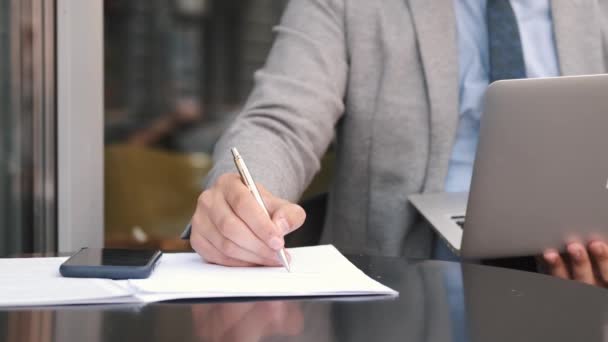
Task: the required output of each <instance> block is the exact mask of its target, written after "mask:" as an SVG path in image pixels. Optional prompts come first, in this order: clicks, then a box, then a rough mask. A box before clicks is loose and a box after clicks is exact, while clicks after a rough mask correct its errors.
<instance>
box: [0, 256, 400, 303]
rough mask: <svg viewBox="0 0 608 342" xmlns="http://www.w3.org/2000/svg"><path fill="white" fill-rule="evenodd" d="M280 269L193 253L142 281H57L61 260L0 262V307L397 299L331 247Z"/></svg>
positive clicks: (164, 263) (168, 261) (171, 259)
mask: <svg viewBox="0 0 608 342" xmlns="http://www.w3.org/2000/svg"><path fill="white" fill-rule="evenodd" d="M289 253H290V254H291V257H292V259H291V260H292V261H291V266H292V272H287V270H285V269H284V268H282V267H224V266H218V265H212V264H208V263H205V262H204V261H202V260H201V258H200V257H199V256H198V255H196V254H195V253H181V254H164V255H163V256H162V258H161V260H160V264H159V265H158V266H157V267H156V270H155V271H154V272H153V273H152V275H151V276H150V278H148V279H138V280H122V281H113V280H104V279H74V278H63V277H61V275H60V274H59V265H60V264H61V263H62V262H63V261H65V260H66V258H32V259H0V306H24V305H62V304H89V303H91V304H97V303H129V302H156V301H163V300H172V299H185V298H219V297H291V296H326V295H328V296H347V295H393V296H394V295H397V294H398V293H397V292H396V291H394V290H392V289H390V288H388V287H386V286H384V285H382V284H380V283H378V282H377V281H375V280H373V279H371V278H369V277H368V276H367V275H365V274H364V273H363V272H362V271H360V270H359V269H358V268H357V267H355V266H354V265H353V264H352V263H350V262H349V261H348V259H346V258H345V257H344V256H343V255H342V254H340V252H338V250H336V249H335V248H334V247H333V246H331V245H327V246H315V247H302V248H293V249H290V250H289Z"/></svg>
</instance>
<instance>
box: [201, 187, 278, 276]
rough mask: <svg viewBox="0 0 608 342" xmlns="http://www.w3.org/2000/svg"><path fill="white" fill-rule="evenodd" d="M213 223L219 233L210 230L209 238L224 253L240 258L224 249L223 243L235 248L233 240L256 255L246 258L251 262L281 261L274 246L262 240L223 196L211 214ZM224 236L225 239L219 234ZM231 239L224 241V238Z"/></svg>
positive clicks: (268, 262) (275, 262)
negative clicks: (269, 245)
mask: <svg viewBox="0 0 608 342" xmlns="http://www.w3.org/2000/svg"><path fill="white" fill-rule="evenodd" d="M211 221H212V225H214V226H215V227H216V228H217V234H216V233H214V232H210V233H209V234H211V235H210V236H209V237H208V238H209V240H210V241H211V242H212V243H213V244H214V246H215V247H217V248H219V249H220V250H221V251H222V252H223V253H224V254H226V255H228V256H230V257H233V258H236V259H238V258H239V255H238V254H236V253H235V254H233V252H236V251H233V252H231V251H230V250H226V249H223V244H226V247H228V248H234V246H232V244H230V242H233V243H234V244H235V245H237V246H238V247H240V248H242V249H244V250H245V251H247V252H249V253H246V254H247V255H254V256H257V258H252V259H244V260H247V261H250V262H257V263H259V264H261V265H276V264H277V262H278V261H279V260H278V259H277V252H276V251H275V250H273V249H272V248H270V247H268V245H266V244H265V243H264V242H262V240H260V239H259V238H258V237H257V236H256V235H255V234H254V233H253V232H252V231H251V230H250V229H249V227H248V226H247V225H246V224H245V222H243V221H242V220H241V219H240V218H239V217H238V216H237V215H236V213H235V212H234V211H233V210H232V208H231V207H230V205H228V203H227V202H226V201H225V200H224V199H223V197H222V198H218V199H217V200H216V205H215V206H214V208H213V210H212V214H211ZM218 234H220V235H221V237H223V239H222V238H221V237H220V236H218ZM225 239H227V240H229V241H223V240H225Z"/></svg>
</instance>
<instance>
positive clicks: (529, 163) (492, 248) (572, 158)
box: [409, 75, 608, 259]
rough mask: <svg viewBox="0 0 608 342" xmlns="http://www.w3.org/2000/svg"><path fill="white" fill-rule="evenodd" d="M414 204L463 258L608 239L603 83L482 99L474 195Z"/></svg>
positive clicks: (581, 80) (551, 85) (549, 85)
mask: <svg viewBox="0 0 608 342" xmlns="http://www.w3.org/2000/svg"><path fill="white" fill-rule="evenodd" d="M409 199H410V201H411V203H412V204H413V205H414V206H415V207H416V208H417V209H418V210H419V211H420V213H422V215H423V216H424V217H425V218H426V219H427V220H428V221H429V222H430V223H431V225H432V226H433V227H434V229H436V231H437V232H438V233H439V235H440V236H441V237H442V238H443V239H444V240H445V242H447V244H448V246H450V247H451V248H452V249H453V251H454V252H455V253H456V254H459V255H461V256H462V257H464V258H471V259H480V258H499V257H510V256H523V255H535V254H539V253H542V251H543V250H545V249H547V248H557V249H562V248H563V247H564V245H565V244H566V243H567V242H571V241H581V242H588V241H590V240H592V239H605V238H606V237H608V75H594V76H575V77H556V78H542V79H523V80H509V81H499V82H495V83H493V84H492V85H491V86H490V87H489V88H488V91H487V94H486V102H485V111H484V114H483V117H482V120H481V128H480V136H479V145H478V148H477V155H476V159H475V165H474V170H473V178H472V184H471V189H470V194H468V195H467V194H449V193H441V194H418V195H413V196H410V198H409Z"/></svg>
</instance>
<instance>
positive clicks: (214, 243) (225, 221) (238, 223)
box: [190, 173, 306, 266]
mask: <svg viewBox="0 0 608 342" xmlns="http://www.w3.org/2000/svg"><path fill="white" fill-rule="evenodd" d="M256 185H257V187H258V189H259V190H260V193H261V195H262V198H263V199H264V203H265V204H266V207H267V209H268V212H269V213H270V215H271V218H272V219H271V218H269V217H268V216H266V213H264V210H263V209H262V208H261V207H260V206H259V204H258V203H257V202H256V201H255V199H254V197H253V195H252V194H251V193H250V192H249V190H248V189H247V187H246V186H245V185H244V184H243V182H242V181H241V179H240V177H239V175H238V174H235V173H230V174H225V175H223V176H221V177H220V178H219V179H218V180H217V182H216V183H215V184H214V185H213V187H211V188H210V189H208V190H205V191H204V192H203V193H202V194H201V195H200V196H199V199H198V203H197V206H196V211H195V213H194V216H193V217H192V232H191V234H190V244H191V245H192V248H194V250H195V251H196V252H197V253H198V254H199V255H200V256H202V257H203V258H204V259H205V260H206V261H208V262H211V263H215V264H220V265H225V266H252V265H266V266H280V265H281V262H280V260H279V259H278V256H277V251H278V250H280V249H281V248H283V247H284V245H285V240H284V238H283V237H284V236H285V235H287V234H288V233H290V232H292V231H294V230H296V229H298V228H299V227H300V226H302V224H303V223H304V219H305V218H306V213H305V212H304V209H302V207H300V206H299V205H297V204H293V203H290V202H288V201H285V200H283V199H280V198H278V197H275V196H273V195H272V194H271V193H270V192H268V191H267V190H266V189H265V188H264V187H262V186H261V185H259V184H256Z"/></svg>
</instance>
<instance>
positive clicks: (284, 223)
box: [277, 218, 291, 234]
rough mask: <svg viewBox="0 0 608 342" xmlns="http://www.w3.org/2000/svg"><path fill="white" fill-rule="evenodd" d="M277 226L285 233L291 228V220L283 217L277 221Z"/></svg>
mask: <svg viewBox="0 0 608 342" xmlns="http://www.w3.org/2000/svg"><path fill="white" fill-rule="evenodd" d="M277 226H278V227H279V229H280V230H281V231H282V232H283V234H287V233H289V231H290V230H291V229H290V227H289V222H287V220H286V219H284V218H281V219H279V220H278V221H277Z"/></svg>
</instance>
